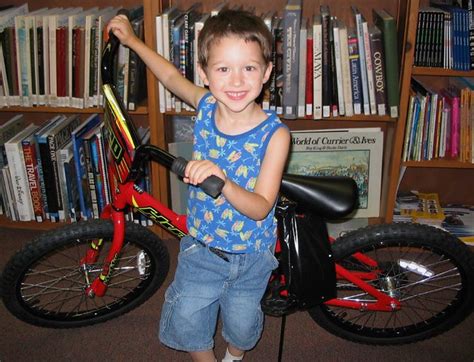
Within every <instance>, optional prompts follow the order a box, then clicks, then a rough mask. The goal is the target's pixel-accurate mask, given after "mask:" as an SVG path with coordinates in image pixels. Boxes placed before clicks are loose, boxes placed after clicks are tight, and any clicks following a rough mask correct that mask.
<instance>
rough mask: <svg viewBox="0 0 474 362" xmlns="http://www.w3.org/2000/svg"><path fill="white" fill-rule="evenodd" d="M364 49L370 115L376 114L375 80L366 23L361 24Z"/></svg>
mask: <svg viewBox="0 0 474 362" xmlns="http://www.w3.org/2000/svg"><path fill="white" fill-rule="evenodd" d="M362 30H363V35H364V47H365V66H366V72H367V89H368V92H369V104H370V113H371V114H377V103H376V100H375V80H374V69H373V64H372V49H371V47H370V34H369V28H368V24H367V22H366V21H365V22H363V23H362Z"/></svg>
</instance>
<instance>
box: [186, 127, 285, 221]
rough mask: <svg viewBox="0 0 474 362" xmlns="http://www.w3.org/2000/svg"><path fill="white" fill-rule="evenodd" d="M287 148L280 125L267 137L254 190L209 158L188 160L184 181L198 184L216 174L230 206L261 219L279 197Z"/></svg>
mask: <svg viewBox="0 0 474 362" xmlns="http://www.w3.org/2000/svg"><path fill="white" fill-rule="evenodd" d="M289 148H290V133H289V131H288V129H287V128H284V127H281V128H279V129H278V130H277V131H276V132H275V133H274V134H273V136H272V138H271V139H270V142H269V144H268V147H267V150H266V153H265V157H264V159H263V162H262V166H261V168H260V174H259V175H258V178H257V183H256V185H255V189H254V191H253V192H250V191H247V190H245V189H244V188H243V187H240V186H239V185H237V184H236V183H234V182H232V180H230V179H227V178H226V177H225V175H224V173H223V172H222V170H221V169H220V168H219V167H218V166H217V165H216V164H215V163H213V162H211V161H209V160H205V161H189V162H188V165H187V166H186V170H185V178H184V181H185V182H189V183H191V184H193V185H197V184H199V183H201V182H202V181H204V180H205V179H206V178H207V177H209V176H210V175H216V176H217V177H220V178H221V179H223V180H225V185H224V188H223V189H222V194H223V195H224V196H225V198H226V199H227V201H229V202H230V203H231V204H232V206H234V207H235V208H236V209H237V210H238V211H239V212H241V213H242V214H244V215H246V216H248V217H249V218H251V219H253V220H263V219H264V218H265V217H266V216H267V215H268V213H269V212H270V210H271V209H272V208H273V205H274V203H275V200H276V198H277V196H278V192H279V190H280V184H281V177H282V174H283V169H284V168H285V163H286V158H287V156H288V150H289Z"/></svg>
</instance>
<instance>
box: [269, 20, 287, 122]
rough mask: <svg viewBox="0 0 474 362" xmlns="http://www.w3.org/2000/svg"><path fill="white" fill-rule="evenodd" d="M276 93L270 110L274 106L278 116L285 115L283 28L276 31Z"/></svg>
mask: <svg viewBox="0 0 474 362" xmlns="http://www.w3.org/2000/svg"><path fill="white" fill-rule="evenodd" d="M275 48H276V51H275V56H276V61H275V91H274V92H273V94H274V99H275V100H274V102H272V101H270V109H272V108H271V107H272V104H274V107H275V112H276V113H277V114H283V83H284V75H283V28H282V27H277V28H276V29H275Z"/></svg>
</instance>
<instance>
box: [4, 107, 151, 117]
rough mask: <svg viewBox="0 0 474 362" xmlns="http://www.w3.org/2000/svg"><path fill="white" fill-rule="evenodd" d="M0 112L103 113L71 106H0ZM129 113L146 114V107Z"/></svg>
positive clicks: (98, 110)
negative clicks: (0, 108)
mask: <svg viewBox="0 0 474 362" xmlns="http://www.w3.org/2000/svg"><path fill="white" fill-rule="evenodd" d="M2 112H16V113H79V114H92V113H103V112H104V110H103V108H97V107H95V108H71V107H47V106H44V107H43V106H39V107H17V106H14V107H13V106H12V107H6V108H2ZM128 112H129V113H130V114H131V115H147V114H148V107H146V106H139V107H138V108H137V109H136V110H135V111H128Z"/></svg>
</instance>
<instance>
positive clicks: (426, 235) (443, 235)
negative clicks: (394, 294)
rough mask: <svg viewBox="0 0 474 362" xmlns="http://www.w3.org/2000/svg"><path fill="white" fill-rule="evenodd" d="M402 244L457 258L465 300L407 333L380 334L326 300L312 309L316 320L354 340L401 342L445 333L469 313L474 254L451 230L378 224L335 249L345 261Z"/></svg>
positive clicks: (350, 235) (337, 256)
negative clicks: (341, 315)
mask: <svg viewBox="0 0 474 362" xmlns="http://www.w3.org/2000/svg"><path fill="white" fill-rule="evenodd" d="M400 244H401V245H403V246H405V245H406V246H408V245H411V246H415V247H423V248H427V249H430V250H432V251H435V252H437V253H439V255H444V256H445V257H448V258H450V260H451V261H452V262H454V264H455V265H456V267H457V268H458V270H459V272H460V274H461V275H462V280H463V283H462V289H461V292H460V293H461V294H460V295H461V296H462V300H460V301H459V302H456V303H454V304H453V305H454V306H455V307H453V308H454V309H453V310H450V312H449V313H446V315H445V316H439V317H437V318H439V319H434V320H432V321H430V327H424V326H423V325H419V326H418V324H419V323H418V324H414V325H413V326H410V327H409V328H406V330H405V333H403V332H404V331H398V332H396V331H395V330H394V331H393V333H392V334H390V333H385V332H384V333H380V335H377V333H375V332H373V331H372V330H370V329H369V328H364V329H356V328H355V327H354V326H351V325H350V324H349V323H346V322H344V321H342V320H340V319H338V317H337V316H335V313H334V314H333V313H331V309H330V308H329V307H327V306H326V305H324V304H322V305H319V306H317V307H315V308H313V309H311V310H309V314H310V316H311V317H312V318H313V320H314V321H315V322H316V323H317V324H318V325H320V326H321V327H322V328H324V329H326V330H327V331H329V332H330V333H332V334H334V335H336V336H339V337H341V338H344V339H347V340H350V341H353V342H357V343H364V344H374V345H398V344H408V343H413V342H417V341H421V340H424V339H428V338H431V337H434V336H436V335H439V334H441V333H444V332H446V331H448V330H449V329H451V328H453V327H454V326H456V325H457V324H459V323H460V322H462V321H463V320H464V319H465V318H466V317H467V316H469V315H470V313H471V312H472V311H473V306H474V290H473V289H474V255H473V253H472V252H471V250H470V249H469V247H468V246H466V245H465V244H464V243H462V242H461V241H460V240H459V239H457V238H456V237H454V236H453V235H451V234H449V233H447V232H444V231H442V230H439V229H437V228H434V227H430V226H426V225H420V224H409V223H397V224H383V225H374V226H369V227H366V228H363V229H359V230H355V231H353V232H350V233H348V234H346V235H344V236H342V237H341V238H340V239H338V240H337V241H336V242H335V243H334V244H333V252H334V257H335V260H336V262H341V261H343V260H344V258H346V257H348V256H349V255H352V254H353V253H355V252H358V251H364V250H366V249H367V248H372V247H390V246H398V245H400ZM402 308H403V306H402ZM449 308H451V307H449ZM447 309H448V308H447ZM431 323H432V324H431ZM412 327H413V328H412Z"/></svg>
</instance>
